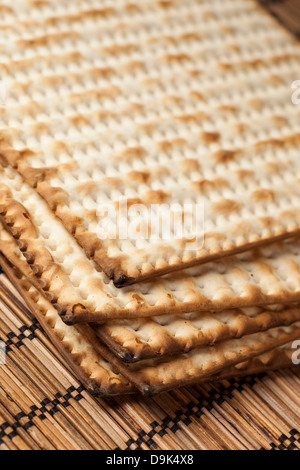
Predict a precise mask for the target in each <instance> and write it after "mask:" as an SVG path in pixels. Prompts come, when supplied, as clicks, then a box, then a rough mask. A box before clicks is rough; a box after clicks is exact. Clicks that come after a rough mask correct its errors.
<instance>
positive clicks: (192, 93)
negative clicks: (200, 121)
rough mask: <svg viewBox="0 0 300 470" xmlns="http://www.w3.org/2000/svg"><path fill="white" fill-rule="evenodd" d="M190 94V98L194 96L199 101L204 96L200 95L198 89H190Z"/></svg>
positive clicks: (202, 99)
mask: <svg viewBox="0 0 300 470" xmlns="http://www.w3.org/2000/svg"><path fill="white" fill-rule="evenodd" d="M189 94H190V96H191V97H192V98H194V99H195V100H199V101H204V96H203V95H202V93H200V92H199V91H196V90H191V91H190V92H189Z"/></svg>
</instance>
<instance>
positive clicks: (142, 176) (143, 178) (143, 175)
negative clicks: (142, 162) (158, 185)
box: [126, 170, 150, 183]
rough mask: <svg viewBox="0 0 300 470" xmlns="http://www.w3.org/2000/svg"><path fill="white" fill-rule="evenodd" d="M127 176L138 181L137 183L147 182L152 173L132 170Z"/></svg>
mask: <svg viewBox="0 0 300 470" xmlns="http://www.w3.org/2000/svg"><path fill="white" fill-rule="evenodd" d="M126 176H127V178H128V179H130V180H132V181H136V182H137V183H147V182H148V181H149V178H150V173H149V171H136V170H132V171H130V172H129V173H127V175H126Z"/></svg>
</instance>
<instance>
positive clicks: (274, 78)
mask: <svg viewBox="0 0 300 470" xmlns="http://www.w3.org/2000/svg"><path fill="white" fill-rule="evenodd" d="M267 80H268V82H269V83H270V84H271V85H276V86H279V85H282V84H283V83H284V80H283V78H282V77H280V76H279V75H275V74H274V75H270V76H269V77H268V79H267Z"/></svg>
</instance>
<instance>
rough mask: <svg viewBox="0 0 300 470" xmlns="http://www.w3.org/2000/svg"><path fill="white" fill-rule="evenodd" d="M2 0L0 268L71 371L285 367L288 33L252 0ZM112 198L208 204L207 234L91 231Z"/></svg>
mask: <svg viewBox="0 0 300 470" xmlns="http://www.w3.org/2000/svg"><path fill="white" fill-rule="evenodd" d="M0 12H1V20H0V23H1V25H0V26H1V27H0V73H1V78H2V79H3V83H5V86H6V89H7V90H6V103H5V105H4V106H2V107H1V108H0V157H1V159H0V163H1V168H0V218H1V227H0V229H1V230H0V250H1V253H2V256H1V265H2V267H3V269H4V270H5V271H6V273H7V275H8V277H9V278H10V281H11V282H12V283H13V284H14V286H15V288H16V289H17V290H18V291H19V293H20V294H21V295H22V296H23V297H24V299H25V300H26V302H27V303H28V304H29V306H30V308H31V310H32V311H33V313H34V314H35V315H36V317H37V319H38V320H39V321H40V323H41V324H42V326H43V328H44V329H45V330H46V332H47V333H48V334H49V336H50V337H51V339H52V340H53V342H54V343H55V345H56V346H57V348H59V349H60V351H61V353H62V355H63V356H64V357H65V359H67V360H68V361H69V363H70V364H71V366H72V367H73V369H74V371H75V372H76V374H77V375H78V377H79V378H80V380H81V381H82V382H83V383H84V384H85V385H86V386H87V387H88V388H89V389H90V390H91V391H93V392H94V393H97V394H102V395H110V394H123V393H133V392H136V391H137V390H140V391H142V392H143V393H147V394H151V393H157V392H161V391H165V390H170V389H172V388H174V387H179V386H183V385H188V384H193V383H199V382H203V381H213V380H221V379H224V378H229V377H235V376H241V375H247V374H257V373H260V372H264V371H267V370H271V369H277V368H281V367H291V366H293V361H292V356H293V355H294V352H295V351H294V349H293V342H294V341H295V340H297V339H300V307H299V305H298V304H300V238H299V237H300V185H299V181H300V159H299V144H300V109H299V107H297V106H295V105H293V104H292V100H291V83H292V82H293V81H295V80H296V79H297V78H299V76H298V75H297V73H298V70H299V59H300V48H299V44H298V43H297V42H296V40H294V39H293V38H292V37H291V36H290V35H289V34H288V33H287V32H285V31H284V30H283V29H282V28H281V27H280V26H279V25H278V24H277V23H276V22H275V21H274V20H273V19H272V18H271V17H269V15H268V14H267V13H266V12H264V10H263V9H262V8H261V7H260V6H258V4H257V3H256V2H255V1H254V0H132V1H130V0H77V1H76V2H70V1H67V0H64V1H60V2H57V1H56V0H16V1H15V2H13V3H12V2H8V1H7V2H6V1H2V2H1V3H0ZM124 201H126V203H127V205H128V206H129V207H130V206H133V205H135V204H138V205H142V206H143V207H146V208H149V207H150V206H151V205H153V204H154V205H157V206H162V205H164V206H165V207H171V206H172V204H177V205H179V206H180V207H184V206H185V204H189V205H195V206H196V205H201V204H202V205H203V207H204V210H205V226H204V227H205V232H204V242H203V244H202V245H199V246H197V247H196V248H194V249H193V250H191V249H190V240H187V239H186V238H185V237H184V236H182V237H181V238H180V237H179V238H178V237H170V239H169V240H159V241H158V240H157V239H155V237H152V236H151V231H150V233H149V237H148V238H145V239H134V238H133V237H132V238H130V236H128V237H126V238H123V237H122V234H121V233H117V234H116V237H114V238H112V237H101V236H100V235H99V233H101V234H103V233H105V231H108V226H109V225H107V223H108V222H109V220H108V219H107V217H106V216H104V215H103V214H104V210H105V211H107V213H110V210H115V211H116V212H118V211H119V210H120V207H121V205H122V203H124ZM166 210H167V209H166ZM167 215H170V214H167ZM180 216H181V217H184V213H181V214H180ZM163 218H164V216H163V215H162V216H161V219H163ZM127 222H130V221H129V220H127ZM161 222H162V220H161ZM142 223H143V220H142V222H141V224H142Z"/></svg>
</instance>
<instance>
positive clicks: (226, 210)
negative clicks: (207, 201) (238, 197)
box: [211, 199, 241, 214]
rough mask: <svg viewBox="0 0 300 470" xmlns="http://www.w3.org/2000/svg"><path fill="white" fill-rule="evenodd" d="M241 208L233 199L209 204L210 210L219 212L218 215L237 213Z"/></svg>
mask: <svg viewBox="0 0 300 470" xmlns="http://www.w3.org/2000/svg"><path fill="white" fill-rule="evenodd" d="M240 208H241V204H239V203H238V202H237V201H235V200H233V199H221V200H220V201H218V202H213V203H212V204H211V209H212V210H213V211H214V212H219V213H220V214H231V213H232V212H238V211H239V209H240Z"/></svg>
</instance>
